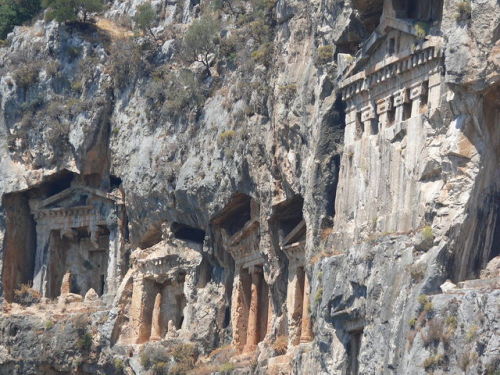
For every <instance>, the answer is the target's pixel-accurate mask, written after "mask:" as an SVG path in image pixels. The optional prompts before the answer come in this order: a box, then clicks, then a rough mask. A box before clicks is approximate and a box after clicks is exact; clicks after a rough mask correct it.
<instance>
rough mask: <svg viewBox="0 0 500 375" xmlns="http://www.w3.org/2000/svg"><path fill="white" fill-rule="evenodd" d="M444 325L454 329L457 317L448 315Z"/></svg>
mask: <svg viewBox="0 0 500 375" xmlns="http://www.w3.org/2000/svg"><path fill="white" fill-rule="evenodd" d="M445 324H446V326H448V327H450V328H451V329H453V330H455V329H457V327H458V321H457V317H456V316H453V315H448V316H447V317H446V320H445Z"/></svg>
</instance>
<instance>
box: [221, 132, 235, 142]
mask: <svg viewBox="0 0 500 375" xmlns="http://www.w3.org/2000/svg"><path fill="white" fill-rule="evenodd" d="M235 135H236V132H235V131H234V130H226V131H223V132H222V133H220V135H219V139H220V140H221V141H226V140H229V139H232V138H234V136H235Z"/></svg>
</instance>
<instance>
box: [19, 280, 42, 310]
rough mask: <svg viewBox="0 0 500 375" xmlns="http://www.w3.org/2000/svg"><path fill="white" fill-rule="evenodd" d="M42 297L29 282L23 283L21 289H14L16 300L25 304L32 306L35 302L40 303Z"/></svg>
mask: <svg viewBox="0 0 500 375" xmlns="http://www.w3.org/2000/svg"><path fill="white" fill-rule="evenodd" d="M40 298H41V295H40V293H39V292H38V291H37V290H34V289H32V288H31V287H30V286H29V285H27V284H21V286H20V287H19V289H17V290H15V291H14V302H15V303H18V304H20V305H23V306H30V305H33V304H34V303H38V302H40Z"/></svg>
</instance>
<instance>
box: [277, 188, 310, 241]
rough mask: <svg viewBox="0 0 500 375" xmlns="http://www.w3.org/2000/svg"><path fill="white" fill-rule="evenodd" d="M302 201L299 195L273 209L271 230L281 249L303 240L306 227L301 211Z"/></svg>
mask: <svg viewBox="0 0 500 375" xmlns="http://www.w3.org/2000/svg"><path fill="white" fill-rule="evenodd" d="M303 207H304V199H303V198H302V196H301V195H296V196H294V197H293V198H291V199H289V200H287V201H285V202H283V203H280V204H278V205H276V206H275V207H273V214H272V216H271V228H272V230H273V233H274V234H275V235H276V234H277V237H278V238H277V240H278V242H279V244H280V246H281V247H283V246H287V245H290V244H293V243H296V242H301V241H304V240H305V234H306V226H305V222H304V216H303V214H302V210H303Z"/></svg>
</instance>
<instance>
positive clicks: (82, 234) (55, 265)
mask: <svg viewBox="0 0 500 375" xmlns="http://www.w3.org/2000/svg"><path fill="white" fill-rule="evenodd" d="M96 232H97V233H96V238H95V240H94V239H92V238H91V233H90V231H89V228H88V227H81V228H76V229H70V230H66V231H62V230H53V231H51V232H50V236H49V242H48V262H47V263H48V267H47V293H46V296H47V297H49V298H56V297H58V296H59V294H60V290H61V283H62V279H63V276H64V275H65V274H66V273H68V272H69V273H70V274H71V287H70V292H71V293H76V294H80V295H82V296H85V293H87V292H88V291H89V289H91V288H92V289H94V290H95V291H96V292H97V294H98V295H99V296H101V295H102V294H103V293H104V291H105V286H106V285H105V284H106V273H107V268H108V252H109V234H110V233H109V230H108V229H107V228H106V227H103V226H99V227H98V228H97V230H96Z"/></svg>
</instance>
